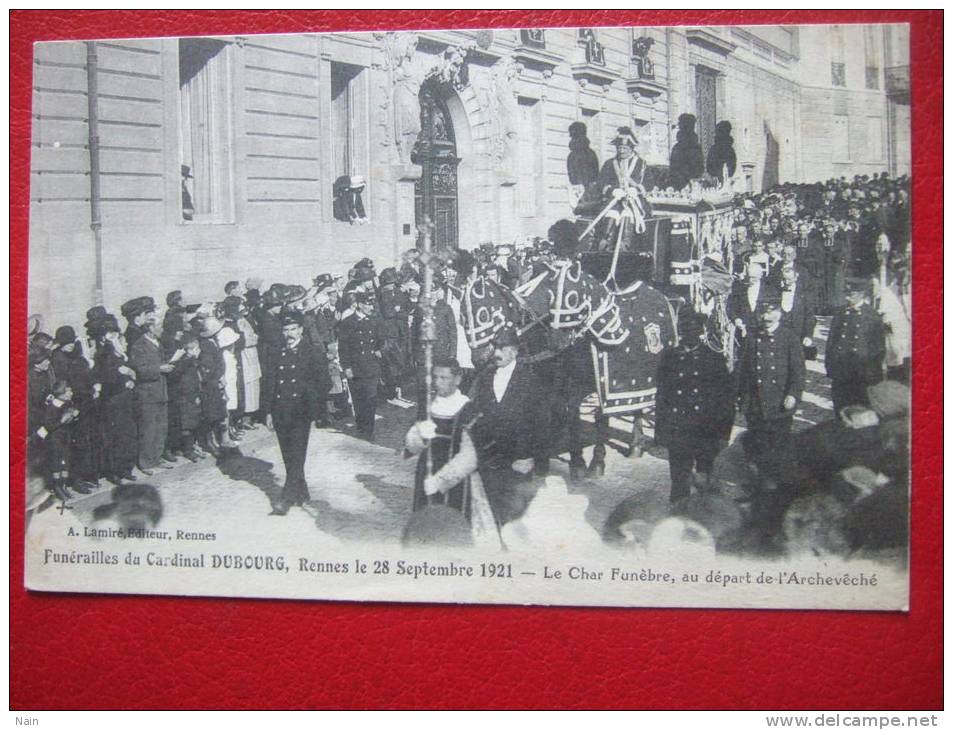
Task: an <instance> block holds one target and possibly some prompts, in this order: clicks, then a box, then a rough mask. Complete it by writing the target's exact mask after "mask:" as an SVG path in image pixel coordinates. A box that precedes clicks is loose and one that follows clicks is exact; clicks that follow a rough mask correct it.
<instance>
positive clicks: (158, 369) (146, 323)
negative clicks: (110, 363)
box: [123, 297, 175, 476]
mask: <svg viewBox="0 0 953 730" xmlns="http://www.w3.org/2000/svg"><path fill="white" fill-rule="evenodd" d="M142 299H143V300H148V301H141V302H139V303H138V304H131V303H130V302H127V303H126V304H124V305H123V311H126V312H128V314H127V315H126V317H127V318H129V319H130V321H131V322H132V324H133V325H134V326H135V327H136V328H137V329H138V330H139V331H140V335H139V338H138V339H137V340H136V341H135V342H133V343H132V344H131V345H130V346H129V361H130V364H131V366H132V369H133V370H135V371H136V409H137V410H136V416H137V420H138V424H139V470H140V471H141V472H142V473H143V474H145V475H146V476H152V474H153V473H154V471H155V470H156V469H160V468H161V469H168V468H170V464H171V463H174V462H175V459H174V458H173V457H172V456H170V455H169V454H167V453H166V443H165V442H166V435H167V431H168V407H169V395H168V391H167V389H166V382H165V376H166V374H167V373H170V372H172V366H171V365H169V364H168V363H167V362H166V360H165V357H164V356H163V354H162V345H161V344H160V343H159V339H158V337H156V335H155V332H154V330H155V326H156V321H157V320H156V311H155V310H156V308H155V303H154V302H153V301H152V299H150V298H149V297H142Z"/></svg>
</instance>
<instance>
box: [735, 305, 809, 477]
mask: <svg viewBox="0 0 953 730" xmlns="http://www.w3.org/2000/svg"><path fill="white" fill-rule="evenodd" d="M805 373H806V371H805V367H804V349H803V347H802V345H801V341H800V338H799V337H798V336H797V335H796V334H795V333H794V332H792V331H791V330H790V329H788V328H787V327H784V326H782V324H781V304H780V302H779V301H778V300H777V299H769V300H767V301H765V302H764V304H763V305H762V308H761V314H760V323H759V326H758V328H757V329H756V330H755V332H754V333H752V334H751V335H749V336H748V337H747V338H746V339H745V344H744V349H743V352H742V356H741V368H740V372H739V386H740V388H739V390H740V398H741V406H742V408H743V409H744V412H745V420H746V421H747V424H748V433H747V434H746V435H745V438H744V439H743V440H742V445H743V446H744V449H745V456H746V457H747V458H748V461H749V462H751V463H753V464H755V465H756V466H758V467H760V468H761V469H762V470H768V471H769V476H771V477H773V478H776V477H777V476H779V471H778V470H779V467H780V466H781V464H782V463H783V458H784V455H785V453H786V449H787V446H788V444H787V443H786V442H787V440H788V437H789V435H790V433H791V427H792V426H793V424H794V408H795V406H797V403H798V401H799V400H800V399H801V393H802V392H803V390H804V380H805Z"/></svg>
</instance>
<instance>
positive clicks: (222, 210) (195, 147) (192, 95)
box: [179, 38, 234, 223]
mask: <svg viewBox="0 0 953 730" xmlns="http://www.w3.org/2000/svg"><path fill="white" fill-rule="evenodd" d="M228 51H229V49H228V44H227V43H223V42H222V41H216V40H210V39H206V38H183V39H180V40H179V151H180V162H181V174H182V181H181V182H182V220H183V221H191V222H194V223H227V222H230V221H232V220H233V219H234V195H233V188H234V171H233V164H232V150H233V135H232V111H231V110H232V103H231V102H232V99H231V80H230V73H229V66H228Z"/></svg>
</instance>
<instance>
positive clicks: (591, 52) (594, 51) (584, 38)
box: [577, 28, 606, 66]
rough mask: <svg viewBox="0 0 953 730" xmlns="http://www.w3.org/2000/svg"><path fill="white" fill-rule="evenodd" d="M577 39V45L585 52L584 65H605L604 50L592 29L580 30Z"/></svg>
mask: <svg viewBox="0 0 953 730" xmlns="http://www.w3.org/2000/svg"><path fill="white" fill-rule="evenodd" d="M577 38H578V42H579V45H580V46H582V47H583V48H584V49H585V51H586V63H590V64H592V65H593V66H605V65H606V51H605V48H603V46H602V44H601V43H600V42H599V41H598V39H597V38H596V32H595V31H594V30H593V29H592V28H580V29H579V35H578V36H577Z"/></svg>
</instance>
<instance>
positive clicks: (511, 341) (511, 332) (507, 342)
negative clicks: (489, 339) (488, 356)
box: [493, 327, 520, 347]
mask: <svg viewBox="0 0 953 730" xmlns="http://www.w3.org/2000/svg"><path fill="white" fill-rule="evenodd" d="M519 346H520V341H519V338H518V337H517V336H516V330H515V329H513V328H512V327H504V328H503V329H501V330H500V331H499V332H497V333H496V336H495V337H494V338H493V347H519Z"/></svg>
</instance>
